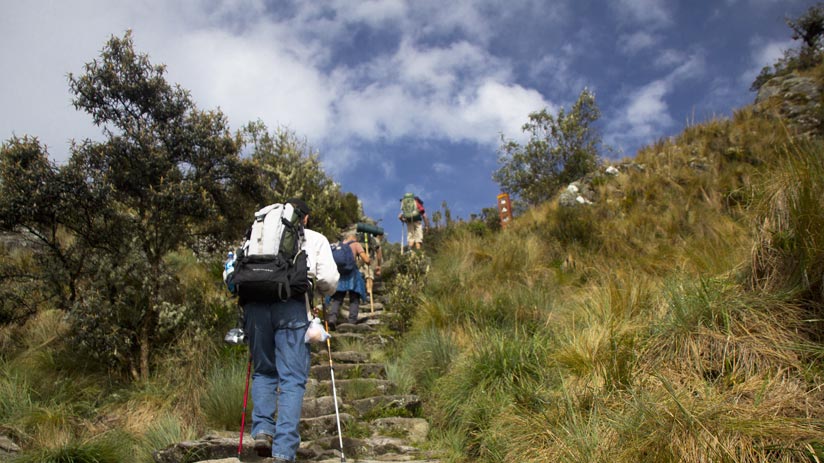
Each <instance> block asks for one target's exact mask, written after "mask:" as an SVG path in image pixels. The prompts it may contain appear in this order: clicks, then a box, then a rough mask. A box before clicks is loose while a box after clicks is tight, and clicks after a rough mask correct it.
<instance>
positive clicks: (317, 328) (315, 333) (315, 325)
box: [303, 317, 331, 343]
mask: <svg viewBox="0 0 824 463" xmlns="http://www.w3.org/2000/svg"><path fill="white" fill-rule="evenodd" d="M330 337H331V335H329V333H327V332H326V330H325V329H323V324H321V322H320V318H318V317H315V318H314V319H313V320H312V321H311V322H309V328H308V329H307V330H306V335H305V336H304V337H303V341H304V342H306V343H311V342H324V341H326V340H327V339H329V338H330Z"/></svg>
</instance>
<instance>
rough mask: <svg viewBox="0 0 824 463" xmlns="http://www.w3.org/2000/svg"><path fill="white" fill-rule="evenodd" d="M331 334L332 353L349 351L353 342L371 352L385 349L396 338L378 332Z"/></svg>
mask: <svg viewBox="0 0 824 463" xmlns="http://www.w3.org/2000/svg"><path fill="white" fill-rule="evenodd" d="M331 334H332V337H331V338H330V340H329V342H330V343H331V345H332V352H334V351H340V350H342V349H344V348H346V349H348V348H349V347H348V344H349V343H351V342H353V341H354V342H357V343H360V344H362V345H363V347H364V349H367V350H370V351H371V350H373V349H383V348H384V347H386V346H387V345H389V344H391V343H393V342H394V341H395V337H394V336H393V335H387V334H382V333H380V332H377V331H375V332H369V333H345V332H339V331H333V332H332V333H331ZM324 348H325V347H324Z"/></svg>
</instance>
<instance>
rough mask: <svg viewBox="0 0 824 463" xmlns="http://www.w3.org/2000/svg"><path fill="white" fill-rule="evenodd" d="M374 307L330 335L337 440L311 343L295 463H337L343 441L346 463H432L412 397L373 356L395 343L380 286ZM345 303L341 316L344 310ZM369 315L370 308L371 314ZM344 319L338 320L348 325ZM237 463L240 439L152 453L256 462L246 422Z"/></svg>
mask: <svg viewBox="0 0 824 463" xmlns="http://www.w3.org/2000/svg"><path fill="white" fill-rule="evenodd" d="M373 291H374V294H373V297H374V300H375V302H374V303H373V304H372V306H370V304H368V303H362V304H361V308H360V313H359V322H358V324H357V325H352V324H348V323H342V324H339V325H338V326H337V330H336V331H334V332H333V333H332V338H331V344H332V363H333V369H334V377H335V392H336V393H337V399H338V411H339V417H340V426H341V428H342V432H341V437H340V438H339V436H338V430H337V419H336V415H335V400H334V398H333V395H334V394H333V390H332V380H331V370H332V369H331V368H330V365H329V353H328V351H327V349H326V344H325V343H324V344H313V345H312V367H311V373H310V375H309V383H308V384H307V387H306V395H305V397H304V401H303V414H302V418H301V423H300V434H301V446H300V449H298V455H297V460H298V461H315V462H321V463H323V462H325V463H332V462H340V461H342V460H343V458H342V457H341V448H340V447H341V446H340V443H341V441H342V442H343V455H344V456H345V459H346V461H347V462H363V463H369V462H381V463H387V462H406V463H415V462H431V463H437V462H438V460H437V457H436V455H435V454H434V453H433V452H430V451H427V450H425V449H424V448H423V447H425V443H426V439H427V435H428V433H429V424H428V422H427V421H426V420H425V419H423V418H420V411H421V403H420V400H419V398H418V397H417V396H415V395H410V394H399V393H397V391H396V387H395V385H394V384H393V383H392V382H391V381H389V380H388V379H387V377H386V368H385V365H384V364H383V363H379V362H375V361H373V359H374V358H376V357H377V358H379V356H376V355H373V354H374V353H376V352H380V351H381V350H382V349H383V348H385V347H386V346H388V345H389V344H390V343H392V342H394V338H395V336H396V332H395V331H394V327H397V326H398V323H397V320H396V318H395V317H396V316H397V315H396V314H393V313H391V312H389V311H387V310H385V308H384V306H383V304H382V303H381V302H378V301H379V300H380V299H381V295H382V294H383V285H382V284H381V282H379V281H377V282H375V285H374V288H373ZM347 308H348V304H347V303H346V302H344V304H343V307H342V308H341V312H346V309H347ZM373 309H374V310H373ZM346 315H348V314H346V313H341V314H340V315H339V319H340V320H346ZM245 431H246V434H245V435H244V437H243V450H242V452H241V458H240V460H238V458H237V449H238V433H237V432H231V431H225V432H214V433H211V434H210V435H207V436H205V437H203V438H202V439H200V440H197V441H191V442H181V443H178V444H175V445H172V446H170V447H168V448H166V449H163V450H160V451H158V452H156V453H155V455H154V459H155V461H156V462H157V463H183V462H186V463H194V462H212V463H236V462H238V461H242V462H261V461H266V460H265V459H263V458H261V457H258V456H257V455H256V454H255V452H254V449H253V444H254V441H253V439H252V436H251V435H250V434H249V432H250V424H249V420H248V419H247V426H246V430H245Z"/></svg>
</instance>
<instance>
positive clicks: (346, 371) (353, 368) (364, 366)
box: [310, 363, 386, 381]
mask: <svg viewBox="0 0 824 463" xmlns="http://www.w3.org/2000/svg"><path fill="white" fill-rule="evenodd" d="M334 369H335V380H338V379H357V378H380V379H385V378H386V368H385V367H384V364H382V363H358V364H352V363H341V364H338V365H335V367H334ZM310 375H311V376H312V377H313V378H316V379H317V380H318V381H324V380H328V379H331V378H332V376H331V369H330V368H329V365H314V366H312V367H311V372H310Z"/></svg>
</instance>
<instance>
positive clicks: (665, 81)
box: [604, 52, 706, 146]
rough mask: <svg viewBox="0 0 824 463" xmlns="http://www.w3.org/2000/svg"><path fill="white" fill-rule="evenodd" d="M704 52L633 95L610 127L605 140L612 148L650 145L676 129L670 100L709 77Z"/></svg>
mask: <svg viewBox="0 0 824 463" xmlns="http://www.w3.org/2000/svg"><path fill="white" fill-rule="evenodd" d="M705 66H706V64H705V59H704V55H703V53H701V52H695V53H693V54H691V55H686V56H685V57H684V61H683V62H682V63H681V64H680V65H679V66H677V67H676V68H675V69H673V70H672V71H670V73H669V74H667V75H666V76H664V77H662V78H660V79H656V80H653V81H651V82H649V83H647V84H645V85H643V86H641V87H639V88H637V89H636V90H635V91H633V92H631V93H630V94H629V97H628V98H627V103H626V105H625V106H624V107H623V108H621V109H619V110H618V111H617V115H616V116H615V117H614V118H613V119H612V121H611V122H610V123H608V125H607V131H606V134H605V136H604V139H605V141H606V142H607V143H608V144H610V145H619V146H620V145H621V144H624V143H630V144H637V143H639V142H648V141H650V139H651V138H654V137H656V136H660V135H661V134H662V132H664V131H665V130H667V129H668V128H670V127H672V126H673V125H674V122H675V121H674V119H673V118H672V116H671V115H670V113H669V104H668V103H667V97H668V96H670V94H671V93H673V91H674V90H675V89H676V88H677V86H678V85H679V84H681V83H682V82H684V81H689V80H694V79H696V78H699V77H702V76H703V75H704V74H705V73H706V69H705Z"/></svg>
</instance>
